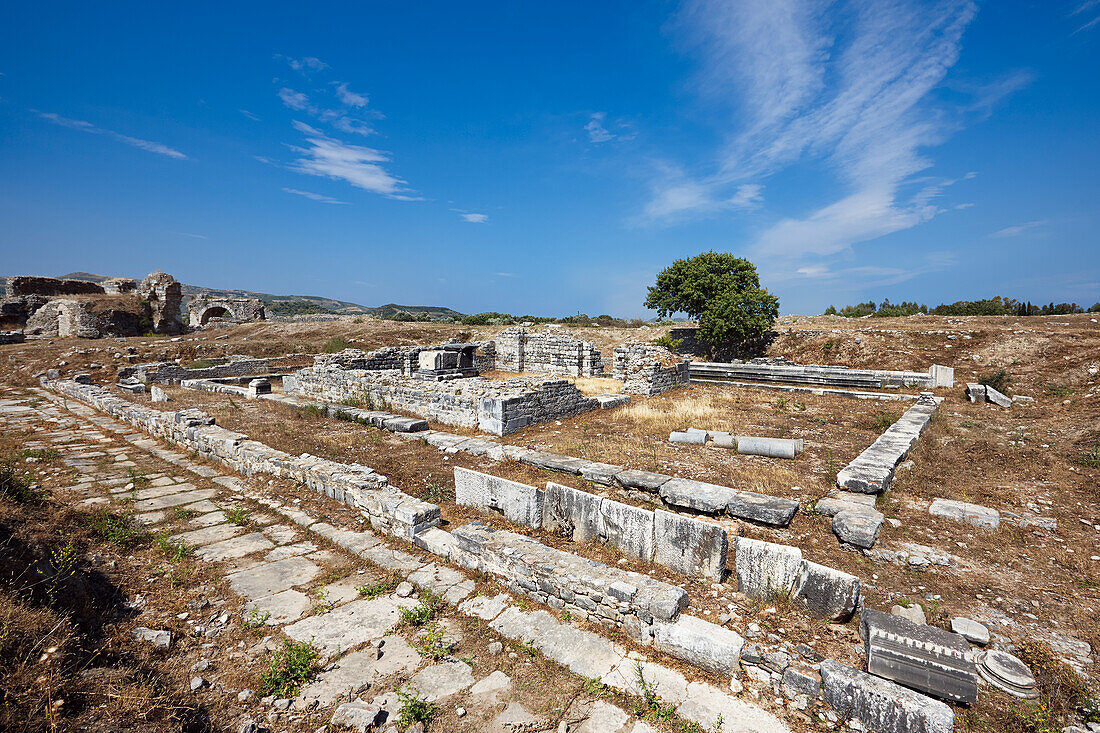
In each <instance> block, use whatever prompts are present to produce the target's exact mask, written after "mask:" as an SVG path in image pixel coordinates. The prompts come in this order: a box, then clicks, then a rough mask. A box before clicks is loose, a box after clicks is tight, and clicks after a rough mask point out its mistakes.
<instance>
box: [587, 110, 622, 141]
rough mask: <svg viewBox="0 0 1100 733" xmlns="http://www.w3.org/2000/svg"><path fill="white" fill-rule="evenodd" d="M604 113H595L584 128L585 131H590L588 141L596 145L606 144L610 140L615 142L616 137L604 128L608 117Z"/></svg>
mask: <svg viewBox="0 0 1100 733" xmlns="http://www.w3.org/2000/svg"><path fill="white" fill-rule="evenodd" d="M606 116H607V115H606V113H604V112H594V113H592V116H591V117H590V118H589V120H588V124H586V125H585V126H584V129H585V130H587V131H588V140H589V141H590V142H594V143H605V142H607V141H608V140H614V139H615V136H614V135H612V134H611V133H610V132H608V131H607V129H606V128H605V127H604V126H603V121H604V118H605V117H606Z"/></svg>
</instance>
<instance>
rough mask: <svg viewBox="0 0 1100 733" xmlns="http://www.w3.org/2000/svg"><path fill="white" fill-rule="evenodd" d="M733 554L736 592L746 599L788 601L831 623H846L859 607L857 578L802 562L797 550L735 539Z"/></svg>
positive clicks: (744, 538)
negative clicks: (785, 599)
mask: <svg viewBox="0 0 1100 733" xmlns="http://www.w3.org/2000/svg"><path fill="white" fill-rule="evenodd" d="M736 550H737V559H736V572H737V585H738V590H739V591H740V592H741V593H744V594H745V595H747V596H749V597H750V598H757V599H760V600H763V601H771V600H773V599H774V598H775V597H776V596H780V597H784V598H790V599H791V600H793V601H795V602H796V603H799V604H801V605H802V606H803V607H805V608H806V610H808V611H809V612H810V613H812V614H813V615H815V616H818V617H820V618H825V619H828V620H831V621H834V622H844V621H847V620H848V619H850V618H851V617H852V614H853V613H855V611H856V609H857V608H859V606H860V581H859V578H857V577H856V576H854V575H850V574H848V573H845V572H843V571H840V570H834V569H833V568H829V567H826V566H824V565H818V564H817V563H814V562H810V561H809V560H804V559H803V558H802V550H800V549H799V548H797V547H793V546H790V545H779V544H776V543H774V542H764V541H763V540H754V539H749V538H747V537H738V538H737V540H736Z"/></svg>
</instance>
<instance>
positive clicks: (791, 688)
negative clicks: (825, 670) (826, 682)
mask: <svg viewBox="0 0 1100 733" xmlns="http://www.w3.org/2000/svg"><path fill="white" fill-rule="evenodd" d="M780 689H781V690H783V694H784V695H786V696H787V697H789V698H795V697H798V696H799V695H805V696H806V697H808V698H810V699H811V700H813V699H814V698H816V697H817V696H818V694H819V693H820V692H821V675H819V674H818V673H817V670H815V669H813V668H812V667H807V666H804V665H801V664H792V665H791V666H789V667H787V669H786V670H784V672H783V682H782V683H781V685H780Z"/></svg>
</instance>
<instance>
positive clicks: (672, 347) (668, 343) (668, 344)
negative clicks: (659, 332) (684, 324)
mask: <svg viewBox="0 0 1100 733" xmlns="http://www.w3.org/2000/svg"><path fill="white" fill-rule="evenodd" d="M653 343H654V344H656V345H657V346H663V347H665V348H666V349H668V350H669V351H671V352H672V353H676V349H678V348H680V345H681V344H683V343H684V340H683V339H674V338H672V336H669V335H668V334H665V335H664V336H661V337H660V338H656V339H653Z"/></svg>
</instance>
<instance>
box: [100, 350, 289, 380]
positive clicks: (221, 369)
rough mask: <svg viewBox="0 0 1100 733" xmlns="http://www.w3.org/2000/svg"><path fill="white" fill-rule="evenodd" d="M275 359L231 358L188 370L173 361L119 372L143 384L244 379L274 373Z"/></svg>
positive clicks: (136, 366)
mask: <svg viewBox="0 0 1100 733" xmlns="http://www.w3.org/2000/svg"><path fill="white" fill-rule="evenodd" d="M272 361H274V360H273V359H253V358H251V357H247V356H246V357H236V358H235V357H229V361H228V362H226V363H225V364H215V365H214V366H209V367H203V368H201V369H187V368H185V367H182V366H180V365H179V364H176V363H175V362H172V361H155V362H150V363H148V364H137V365H135V366H132V367H125V368H123V369H119V370H118V376H119V379H125V378H126V377H137V378H138V379H140V380H141V381H143V382H161V383H166V382H179V381H182V380H184V379H218V378H221V377H243V376H245V375H246V374H259V373H261V372H268V371H272V367H271V366H270V363H271V362H272Z"/></svg>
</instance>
